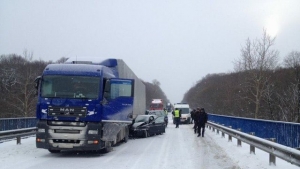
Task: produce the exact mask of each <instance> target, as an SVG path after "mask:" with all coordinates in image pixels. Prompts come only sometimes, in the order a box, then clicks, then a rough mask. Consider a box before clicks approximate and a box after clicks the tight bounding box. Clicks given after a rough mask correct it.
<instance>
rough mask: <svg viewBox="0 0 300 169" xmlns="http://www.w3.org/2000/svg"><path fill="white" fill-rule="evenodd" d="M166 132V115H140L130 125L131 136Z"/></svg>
mask: <svg viewBox="0 0 300 169" xmlns="http://www.w3.org/2000/svg"><path fill="white" fill-rule="evenodd" d="M162 133H165V121H164V116H156V115H138V116H137V117H136V118H135V119H134V120H133V123H132V124H131V126H130V129H129V134H130V136H131V137H145V138H146V137H148V136H153V135H157V134H162Z"/></svg>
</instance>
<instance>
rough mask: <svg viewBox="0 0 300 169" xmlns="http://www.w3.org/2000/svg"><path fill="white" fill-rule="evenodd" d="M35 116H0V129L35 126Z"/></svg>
mask: <svg viewBox="0 0 300 169" xmlns="http://www.w3.org/2000/svg"><path fill="white" fill-rule="evenodd" d="M36 123H37V119H36V117H22V118H0V131H6V130H15V129H22V128H30V127H35V126H36Z"/></svg>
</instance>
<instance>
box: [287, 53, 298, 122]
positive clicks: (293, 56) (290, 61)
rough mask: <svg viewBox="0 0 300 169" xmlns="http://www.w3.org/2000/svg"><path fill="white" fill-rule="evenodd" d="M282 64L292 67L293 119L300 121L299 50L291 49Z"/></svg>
mask: <svg viewBox="0 0 300 169" xmlns="http://www.w3.org/2000/svg"><path fill="white" fill-rule="evenodd" d="M284 64H285V66H286V67H287V68H292V69H293V72H294V75H295V82H294V83H293V82H292V83H291V85H292V86H296V87H294V89H295V90H294V91H295V92H293V94H294V95H293V96H291V97H292V98H295V97H296V100H297V101H296V104H295V107H296V112H297V115H296V118H295V121H296V122H298V123H300V52H297V51H293V52H291V53H289V54H288V55H287V56H286V57H285V59H284ZM291 103H293V102H291Z"/></svg>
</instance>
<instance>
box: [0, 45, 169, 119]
mask: <svg viewBox="0 0 300 169" xmlns="http://www.w3.org/2000/svg"><path fill="white" fill-rule="evenodd" d="M32 58H33V54H32V53H30V52H28V51H27V50H25V51H24V53H23V56H21V55H17V54H7V55H1V56H0V78H1V82H0V92H1V95H0V118H18V117H35V115H36V104H37V95H36V89H35V88H34V86H35V82H34V80H35V79H36V77H38V76H40V75H42V73H43V70H44V69H45V67H46V66H47V65H48V64H51V63H63V62H65V61H66V60H67V59H68V58H65V57H62V58H60V59H59V60H57V61H55V62H53V61H43V60H41V59H40V60H33V59H32ZM142 82H143V83H144V84H145V87H146V108H147V109H148V108H149V106H150V103H151V101H152V99H156V98H161V99H163V100H165V101H167V102H168V99H167V97H166V95H165V94H164V92H163V91H162V90H161V88H160V82H159V81H158V80H155V79H154V80H153V82H152V83H150V82H145V81H143V80H142ZM145 111H146V110H145Z"/></svg>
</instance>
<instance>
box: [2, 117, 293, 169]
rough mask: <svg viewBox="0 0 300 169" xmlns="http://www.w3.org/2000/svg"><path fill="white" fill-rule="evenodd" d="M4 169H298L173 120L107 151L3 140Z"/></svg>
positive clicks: (261, 152)
mask: <svg viewBox="0 0 300 169" xmlns="http://www.w3.org/2000/svg"><path fill="white" fill-rule="evenodd" d="M0 152H1V153H0V168H1V169H32V168H41V169H53V168H55V169H60V168H64V169H82V168H86V169H96V168H97V169H99V168H101V169H107V168H114V169H148V168H149V169H150V168H151V169H158V168H160V169H183V168H187V169H194V168H195V169H196V168H197V169H237V168H243V169H258V168H259V169H261V168H263V169H275V168H278V169H282V168H284V169H296V168H297V169H298V168H299V167H297V166H295V165H292V164H290V163H288V162H285V161H283V160H281V159H279V158H276V166H269V160H268V159H269V155H268V154H267V153H265V152H263V151H260V150H259V149H256V154H255V155H254V154H250V153H249V152H250V148H249V145H247V144H245V143H242V147H237V142H236V140H235V139H233V141H232V142H228V137H227V136H226V137H225V138H222V137H221V134H217V133H216V132H212V130H209V129H208V128H206V133H205V137H203V138H202V137H197V135H196V134H194V133H193V130H192V124H189V125H180V127H179V128H175V126H174V125H173V124H172V121H171V122H170V123H169V126H168V127H167V129H166V133H164V134H163V135H157V136H152V137H148V138H139V139H130V140H129V141H128V142H127V143H122V144H120V145H118V146H116V147H114V149H113V151H111V152H109V153H106V154H91V153H76V152H65V153H60V154H51V153H49V152H48V151H47V150H44V149H37V148H36V147H35V137H34V136H33V137H29V138H26V139H22V144H20V145H16V141H15V140H12V141H7V142H3V143H0Z"/></svg>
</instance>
